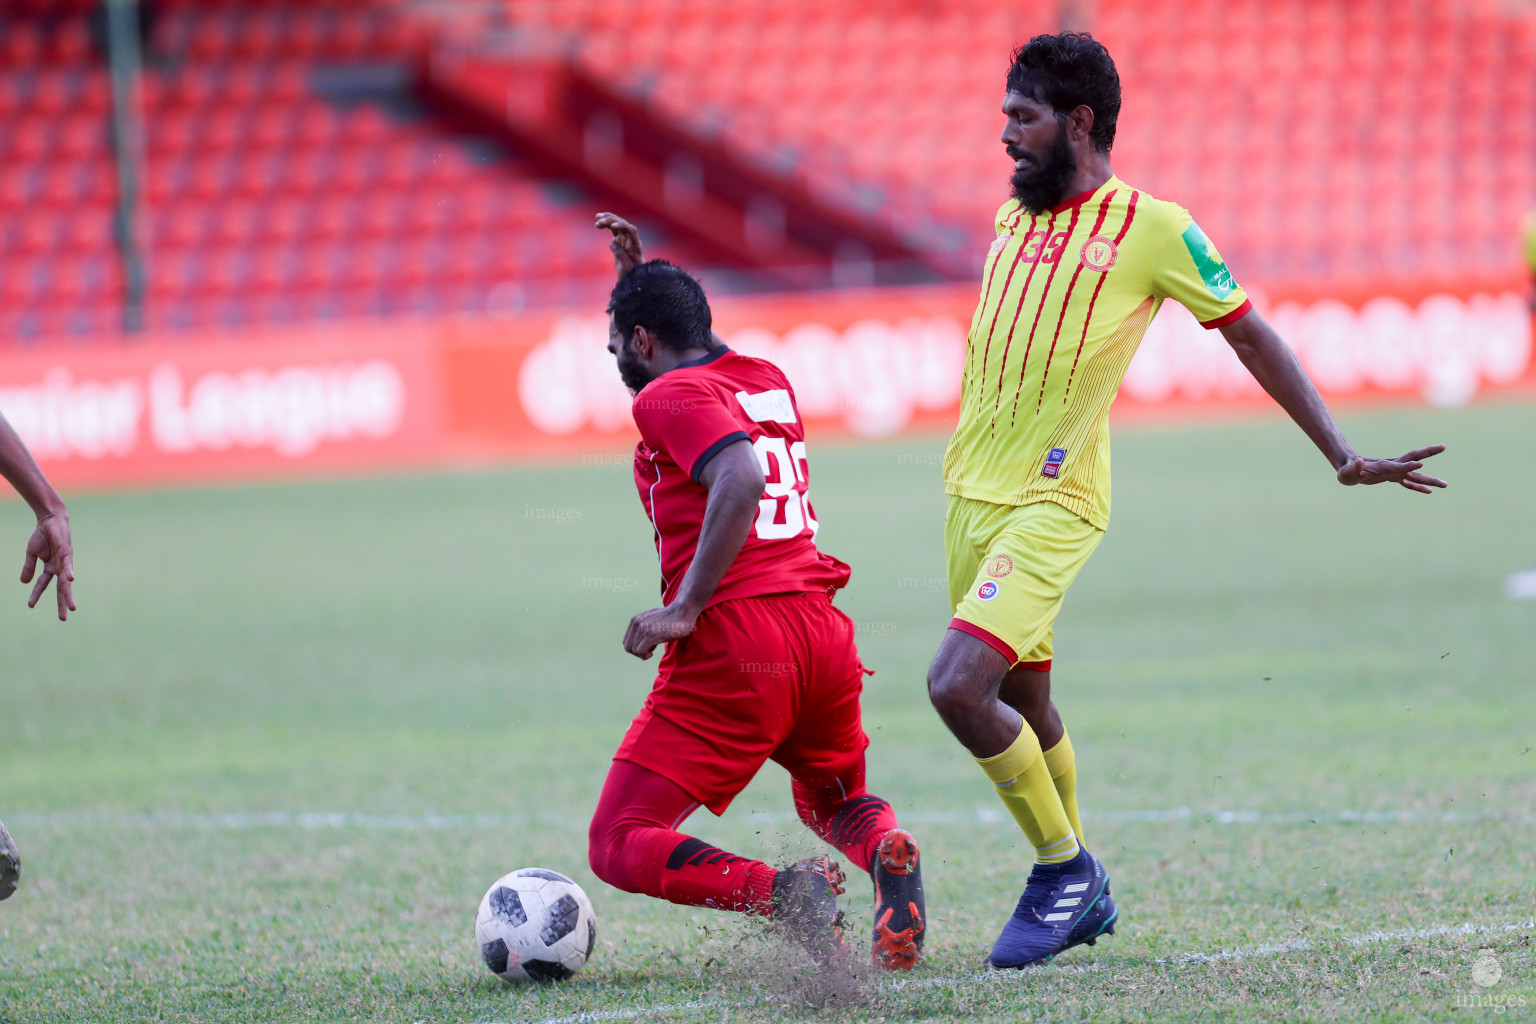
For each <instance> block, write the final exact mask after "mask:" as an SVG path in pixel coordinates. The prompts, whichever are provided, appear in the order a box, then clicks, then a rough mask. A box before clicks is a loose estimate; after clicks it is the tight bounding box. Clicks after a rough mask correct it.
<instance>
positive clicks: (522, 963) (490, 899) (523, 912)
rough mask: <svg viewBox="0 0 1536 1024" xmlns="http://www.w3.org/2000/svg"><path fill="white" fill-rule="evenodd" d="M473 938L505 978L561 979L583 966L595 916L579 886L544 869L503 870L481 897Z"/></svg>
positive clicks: (594, 933) (494, 969)
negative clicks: (501, 874) (506, 872)
mask: <svg viewBox="0 0 1536 1024" xmlns="http://www.w3.org/2000/svg"><path fill="white" fill-rule="evenodd" d="M475 942H476V944H477V945H479V947H480V955H481V956H482V957H484V958H485V966H487V967H489V968H490V969H491V973H492V974H495V975H497V976H499V977H502V978H505V979H507V980H508V981H564V980H565V979H566V978H569V977H571V976H572V975H573V974H575V973H576V972H577V971H579V970H581V969H582V968H583V967H585V966H586V963H587V958H588V957H590V956H591V955H592V947H593V946H594V945H595V944H596V943H597V915H596V914H594V913H593V912H592V901H591V900H589V899H587V894H586V893H584V892H582V891H581V886H579V885H577V884H576V883H575V882H573V881H571V879H569V878H567V877H565V876H564V875H562V874H561V873H560V872H558V871H550V870H549V869H548V868H520V869H518V870H517V871H513V872H512V873H511V874H508V875H503V876H502V877H501V878H499V879H497V880H496V884H495V885H493V886H491V888H490V891H489V892H487V893H486V894H485V898H484V899H483V900H481V901H480V912H479V913H478V914H476V915H475Z"/></svg>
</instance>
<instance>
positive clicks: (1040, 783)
mask: <svg viewBox="0 0 1536 1024" xmlns="http://www.w3.org/2000/svg"><path fill="white" fill-rule="evenodd" d="M1119 112H1120V79H1119V75H1118V74H1117V73H1116V71H1115V65H1114V61H1113V60H1111V59H1110V56H1109V53H1108V51H1107V50H1105V48H1104V47H1103V45H1102V44H1100V43H1098V42H1097V41H1095V40H1094V39H1092V38H1091V37H1089V36H1087V35H1082V34H1076V33H1066V34H1063V35H1058V36H1049V35H1047V36H1036V37H1035V38H1033V39H1031V40H1030V41H1029V42H1028V43H1027V44H1025V45H1024V46H1022V47H1020V48H1019V49H1018V50H1016V51H1015V52H1014V54H1013V64H1012V67H1011V68H1010V69H1009V72H1008V78H1007V90H1006V93H1005V98H1004V102H1003V114H1004V115H1005V117H1006V118H1007V125H1006V127H1005V128H1004V130H1003V136H1002V142H1003V144H1004V146H1005V147H1006V149H1007V152H1008V155H1009V156H1010V157H1012V158H1013V160H1014V161H1015V163H1014V175H1013V194H1014V198H1013V200H1011V201H1010V202H1007V203H1005V204H1003V206H1002V208H1001V209H1000V210H999V211H998V213H997V223H996V228H997V237H996V238H995V239H994V240H993V242H992V245H991V248H990V249H989V251H988V254H987V260H986V267H985V270H984V271H983V276H982V283H981V301H980V303H979V304H978V305H977V307H976V313H975V315H974V316H973V318H972V320H971V329H970V337H969V340H968V348H967V355H966V363H965V376H964V384H963V390H962V397H961V406H960V421H959V425H958V427H957V428H956V430H955V433H954V437H953V438H952V439H951V441H950V444H949V450H948V452H947V454H946V455H945V458H944V483H945V490H946V491H947V492H948V494H949V509H948V512H947V514H946V516H945V555H946V560H947V562H948V575H949V594H950V600H951V603H952V604H953V606H954V619H953V620H952V621H951V623H950V628H949V630H948V632H947V633H946V634H945V636H944V640H943V642H942V643H941V645H940V647H939V650H938V653H937V654H936V655H935V657H934V660H933V665H932V667H931V668H930V669H929V673H928V692H929V697H930V698H931V699H932V701H933V705H934V708H935V709H936V710H937V711H938V713H939V715H940V717H942V718H943V719H944V722H945V724H946V725H948V726H949V728H950V730H951V731H952V732H953V733H954V734H955V736H956V738H957V739H959V740H960V742H961V743H962V744H964V745H965V747H966V749H968V750H969V751H970V752H971V754H972V756H973V757H975V758H976V761H977V763H978V764H979V765H980V766H981V768H982V771H983V772H985V773H986V775H987V777H988V778H989V779H990V780H991V782H992V783H993V785H994V786H995V788H996V790H997V793H998V796H999V797H1001V798H1002V801H1003V803H1004V804H1005V805H1006V806H1007V808H1008V810H1009V812H1010V813H1011V814H1012V815H1013V817H1014V820H1015V821H1017V822H1018V824H1019V827H1020V829H1022V830H1023V832H1024V834H1025V835H1026V836H1027V837H1028V839H1029V841H1030V843H1031V844H1032V845H1033V846H1034V848H1035V863H1034V866H1033V869H1032V870H1031V872H1030V875H1029V879H1028V881H1027V883H1026V885H1025V888H1024V893H1023V895H1022V896H1021V897H1020V899H1019V903H1018V906H1017V908H1016V909H1015V911H1014V913H1013V916H1012V917H1011V918H1010V919H1009V921H1008V923H1007V924H1006V925H1005V926H1004V928H1003V931H1002V933H1001V934H1000V935H999V936H998V939H997V941H996V943H995V944H994V946H993V949H992V953H991V956H990V957H989V958H988V962H989V963H990V964H991V965H992V966H993V967H997V968H1010V967H1023V966H1026V965H1028V964H1032V963H1038V962H1040V961H1042V960H1045V959H1048V958H1049V957H1051V956H1053V955H1055V954H1056V953H1059V952H1061V951H1062V950H1064V949H1068V948H1070V947H1072V946H1075V945H1078V944H1080V943H1084V942H1087V943H1092V942H1093V941H1094V940H1096V939H1097V938H1098V937H1099V936H1100V935H1103V934H1106V933H1109V932H1112V931H1113V930H1114V924H1115V920H1116V918H1117V916H1118V913H1117V911H1116V909H1115V906H1114V901H1113V900H1112V899H1111V898H1110V892H1109V878H1108V875H1107V874H1106V872H1105V870H1104V867H1103V865H1102V864H1100V863H1099V861H1098V860H1097V858H1095V857H1094V856H1093V855H1092V854H1090V853H1089V852H1088V851H1087V850H1086V849H1085V848H1084V847H1083V840H1082V826H1081V824H1080V821H1079V817H1078V811H1077V798H1076V792H1075V791H1076V773H1075V768H1074V758H1073V753H1072V745H1071V741H1070V740H1069V739H1068V738H1067V734H1066V730H1065V728H1064V727H1063V726H1062V723H1061V718H1060V716H1059V715H1058V714H1057V712H1056V708H1055V706H1054V705H1053V704H1052V703H1051V673H1050V669H1051V637H1052V624H1053V622H1054V621H1055V618H1056V613H1057V611H1058V610H1059V609H1060V607H1061V601H1062V597H1063V596H1064V595H1065V593H1066V590H1067V587H1068V586H1069V585H1070V584H1071V583H1072V580H1073V579H1074V578H1075V577H1076V576H1077V573H1078V571H1079V570H1080V569H1081V568H1082V567H1083V564H1084V563H1085V562H1086V561H1087V560H1088V556H1089V555H1090V554H1092V553H1093V550H1094V548H1095V547H1097V546H1098V543H1099V540H1100V538H1102V537H1103V535H1104V530H1105V528H1106V527H1107V526H1108V525H1109V430H1108V418H1109V406H1110V403H1111V402H1112V401H1113V400H1114V397H1115V393H1116V391H1117V390H1118V389H1119V387H1120V381H1121V379H1122V377H1123V376H1124V375H1125V370H1126V367H1127V366H1128V365H1129V363H1130V361H1131V356H1132V355H1133V354H1134V353H1135V351H1136V346H1137V344H1138V343H1139V342H1140V341H1141V338H1142V335H1143V334H1145V332H1146V329H1147V325H1148V324H1150V323H1151V322H1152V318H1153V317H1154V316H1155V315H1156V314H1157V310H1158V308H1159V306H1161V304H1162V303H1163V301H1164V300H1166V299H1174V300H1175V301H1177V302H1180V303H1182V304H1183V305H1184V306H1186V307H1188V308H1189V310H1190V311H1191V312H1192V313H1194V314H1195V316H1196V317H1197V318H1198V319H1199V320H1200V322H1201V323H1202V324H1203V325H1204V326H1206V327H1207V328H1214V329H1219V330H1220V331H1221V332H1222V334H1223V336H1224V337H1225V338H1226V340H1227V341H1228V343H1230V344H1231V345H1232V347H1233V348H1234V349H1235V350H1236V352H1237V355H1238V356H1239V358H1241V360H1242V361H1243V365H1244V366H1246V367H1247V368H1248V370H1249V372H1251V373H1252V374H1253V376H1254V377H1255V378H1256V379H1257V380H1258V382H1259V383H1260V384H1261V385H1262V386H1263V387H1264V389H1265V390H1266V391H1267V392H1268V393H1269V394H1270V395H1271V396H1272V397H1273V398H1274V399H1275V400H1276V401H1277V402H1278V403H1279V404H1280V405H1281V407H1282V408H1284V409H1285V411H1286V412H1287V413H1289V414H1290V416H1291V418H1292V419H1294V420H1295V421H1296V423H1297V424H1298V425H1300V427H1301V428H1302V430H1303V431H1305V432H1306V434H1307V436H1308V437H1310V438H1311V439H1312V441H1313V443H1314V444H1316V445H1317V447H1318V448H1319V449H1320V450H1321V451H1322V453H1323V455H1324V456H1326V457H1327V459H1328V461H1329V463H1330V464H1331V465H1332V466H1333V469H1334V471H1335V472H1336V474H1337V476H1338V479H1339V482H1340V483H1343V484H1375V483H1384V482H1395V483H1399V484H1401V485H1402V486H1404V487H1407V488H1409V489H1411V490H1415V491H1422V492H1425V493H1428V492H1429V490H1430V488H1432V487H1444V486H1445V484H1444V482H1442V481H1440V480H1437V479H1435V478H1433V477H1430V476H1426V475H1424V474H1422V473H1420V472H1419V469H1420V468H1421V466H1422V465H1423V462H1422V460H1423V459H1425V458H1428V457H1429V456H1432V455H1436V454H1438V453H1439V452H1441V451H1443V450H1444V446H1443V445H1433V446H1430V447H1427V448H1420V449H1417V450H1415V451H1411V452H1409V453H1408V454H1407V455H1404V456H1403V457H1402V458H1400V459H1373V458H1362V457H1361V456H1360V455H1358V454H1357V453H1356V452H1355V450H1354V449H1353V448H1351V447H1350V445H1349V442H1348V441H1346V440H1345V439H1344V435H1343V434H1342V433H1341V432H1340V431H1339V428H1338V426H1337V425H1336V424H1335V423H1334V421H1333V417H1332V416H1331V415H1329V413H1328V410H1327V408H1326V407H1325V406H1324V405H1323V402H1322V399H1321V398H1320V397H1319V396H1318V394H1317V390H1316V388H1314V387H1313V386H1312V383H1311V381H1310V380H1308V378H1307V376H1306V373H1305V372H1304V371H1303V370H1302V368H1301V366H1300V364H1299V363H1298V362H1297V361H1296V358H1295V356H1294V355H1293V354H1292V353H1291V350H1290V349H1289V348H1288V347H1287V346H1286V345H1285V343H1284V342H1283V341H1281V340H1280V338H1279V336H1278V335H1276V334H1275V332H1274V331H1273V330H1272V329H1271V328H1270V327H1269V326H1268V325H1267V324H1265V323H1264V321H1263V320H1262V319H1260V318H1259V316H1258V314H1257V313H1255V312H1254V311H1253V307H1252V304H1251V303H1250V302H1249V301H1248V298H1247V296H1246V295H1244V294H1243V290H1242V289H1241V288H1240V287H1239V286H1238V284H1237V282H1236V281H1234V280H1233V278H1232V275H1231V273H1230V272H1228V270H1227V267H1226V264H1225V263H1224V262H1223V261H1222V259H1221V256H1220V255H1219V254H1218V253H1217V251H1216V248H1215V246H1213V245H1212V244H1211V241H1210V239H1208V238H1207V237H1206V236H1205V234H1204V233H1203V232H1202V231H1201V230H1200V228H1199V226H1198V225H1196V224H1195V222H1194V220H1193V219H1192V218H1191V217H1190V215H1189V212H1188V211H1186V210H1185V209H1184V208H1183V207H1181V206H1178V205H1176V204H1174V203H1170V202H1165V201H1163V200H1160V199H1154V198H1153V197H1152V196H1149V195H1147V194H1146V193H1145V192H1143V191H1141V190H1140V189H1137V188H1135V187H1134V186H1131V185H1128V184H1126V183H1125V182H1123V181H1121V180H1120V179H1119V178H1116V177H1115V176H1114V174H1113V173H1112V172H1111V171H1110V167H1109V149H1110V146H1111V144H1112V143H1113V142H1114V137H1115V123H1116V120H1117V118H1118V116H1119Z"/></svg>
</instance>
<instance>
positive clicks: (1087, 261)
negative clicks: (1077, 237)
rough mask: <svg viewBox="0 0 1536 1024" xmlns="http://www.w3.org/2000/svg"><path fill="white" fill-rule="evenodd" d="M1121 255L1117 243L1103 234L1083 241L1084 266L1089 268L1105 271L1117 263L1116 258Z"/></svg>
mask: <svg viewBox="0 0 1536 1024" xmlns="http://www.w3.org/2000/svg"><path fill="white" fill-rule="evenodd" d="M1119 256H1120V250H1119V249H1117V248H1115V243H1114V242H1112V241H1110V240H1109V239H1107V238H1105V237H1104V236H1103V235H1094V236H1093V237H1092V238H1090V239H1088V241H1086V242H1084V243H1083V251H1082V261H1083V266H1085V267H1087V268H1088V269H1089V270H1097V271H1099V272H1101V273H1102V272H1103V271H1106V270H1108V269H1109V268H1110V267H1112V266H1114V265H1115V260H1116V259H1118V258H1119Z"/></svg>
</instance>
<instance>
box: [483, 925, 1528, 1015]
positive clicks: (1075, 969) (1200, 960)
mask: <svg viewBox="0 0 1536 1024" xmlns="http://www.w3.org/2000/svg"><path fill="white" fill-rule="evenodd" d="M1522 930H1523V931H1536V919H1532V920H1528V921H1520V922H1516V923H1514V924H1470V923H1467V924H1456V925H1444V926H1442V927H1439V928H1410V929H1406V930H1404V931H1395V932H1366V933H1365V934H1363V935H1346V936H1343V937H1342V938H1340V939H1338V940H1336V941H1337V942H1339V943H1342V944H1346V945H1351V946H1367V945H1371V944H1373V943H1378V942H1405V941H1408V940H1410V939H1434V938H1445V937H1448V936H1452V935H1488V934H1494V933H1501V932H1516V931H1522ZM1329 945H1330V943H1329V942H1327V941H1325V940H1319V941H1313V940H1311V939H1301V940H1298V941H1296V942H1269V943H1265V944H1264V945H1262V946H1254V947H1253V948H1252V949H1231V950H1220V951H1218V952H1215V953H1183V954H1181V955H1179V956H1175V957H1168V958H1163V959H1159V960H1157V961H1155V963H1156V964H1157V965H1158V966H1159V967H1187V966H1203V965H1205V964H1213V963H1220V962H1222V961H1225V960H1256V959H1263V958H1266V957H1276V956H1283V955H1285V954H1287V953H1298V952H1304V951H1306V950H1311V949H1326V948H1327V947H1328V946H1329ZM1108 969H1109V968H1107V967H1105V966H1104V961H1102V960H1099V961H1095V962H1094V963H1091V964H1082V965H1078V964H1045V965H1043V966H1041V967H1037V968H1032V969H1030V971H1029V973H1030V974H1041V973H1048V974H1069V973H1070V974H1086V973H1100V972H1103V971H1106V970H1108ZM1025 976H1027V975H1025ZM1010 977H1014V975H1011V974H1010V973H1009V972H1006V971H986V972H983V973H980V974H972V975H967V976H964V977H956V978H910V979H902V980H900V981H890V982H885V983H883V984H879V985H877V986H876V988H878V989H884V990H887V991H899V990H901V989H904V988H936V987H941V986H951V985H970V984H981V983H987V982H997V983H1001V982H1003V981H1004V980H1005V979H1008V978H1010ZM757 1002H759V1000H738V1001H731V1000H724V999H702V1000H693V1001H690V1002H686V1003H665V1004H663V1005H661V1006H642V1007H636V1008H634V1009H630V1010H589V1011H586V1012H584V1013H576V1014H570V1015H567V1016H564V1017H545V1018H543V1019H542V1020H536V1021H529V1022H524V1024H596V1022H599V1021H610V1020H634V1019H636V1018H637V1017H648V1018H655V1017H666V1016H671V1015H672V1014H675V1013H683V1012H685V1011H687V1010H707V1009H712V1008H714V1007H717V1006H718V1007H725V1008H728V1009H736V1008H739V1007H745V1006H751V1005H754V1004H755V1003H757ZM483 1024H503V1022H500V1021H487V1022H483Z"/></svg>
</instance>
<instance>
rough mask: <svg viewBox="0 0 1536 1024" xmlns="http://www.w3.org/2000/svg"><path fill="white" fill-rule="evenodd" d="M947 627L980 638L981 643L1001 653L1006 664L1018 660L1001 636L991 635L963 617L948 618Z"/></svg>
mask: <svg viewBox="0 0 1536 1024" xmlns="http://www.w3.org/2000/svg"><path fill="white" fill-rule="evenodd" d="M949 628H950V629H958V630H959V631H960V632H962V633H968V634H970V635H971V636H973V637H975V638H976V639H977V640H980V641H981V642H982V643H984V644H986V645H987V646H988V647H990V648H992V649H993V650H994V651H996V652H997V653H998V654H1001V655H1002V656H1003V657H1005V658H1007V659H1008V664H1009V665H1010V666H1011V665H1012V664H1013V663H1014V662H1016V661H1018V660H1019V656H1018V655H1017V654H1015V653H1014V651H1013V648H1012V647H1009V646H1008V644H1007V642H1006V641H1004V640H1003V639H1002V638H1001V637H997V636H994V635H992V634H991V633H989V632H987V631H986V630H985V629H982V628H981V627H980V626H978V625H976V624H974V623H971V622H966V621H965V620H964V619H950V620H949Z"/></svg>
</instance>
